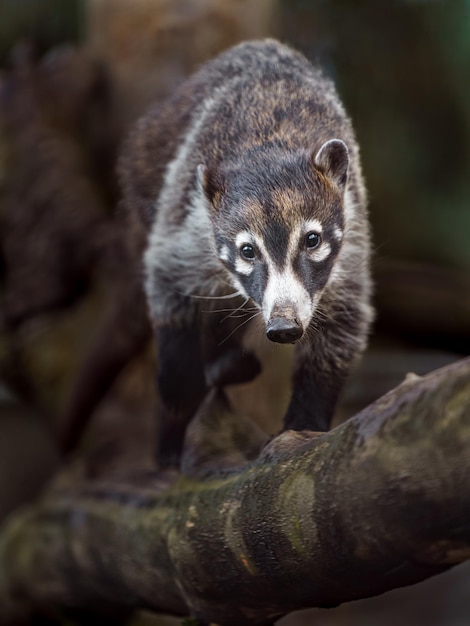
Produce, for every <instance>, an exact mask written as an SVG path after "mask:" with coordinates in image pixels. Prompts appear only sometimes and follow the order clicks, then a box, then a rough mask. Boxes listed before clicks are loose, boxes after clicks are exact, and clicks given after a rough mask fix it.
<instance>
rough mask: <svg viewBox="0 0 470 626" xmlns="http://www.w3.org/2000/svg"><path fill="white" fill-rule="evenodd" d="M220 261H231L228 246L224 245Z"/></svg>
mask: <svg viewBox="0 0 470 626" xmlns="http://www.w3.org/2000/svg"><path fill="white" fill-rule="evenodd" d="M219 259H221V260H222V261H228V260H229V259H230V252H229V249H228V246H226V245H223V246H222V248H221V249H220V252H219Z"/></svg>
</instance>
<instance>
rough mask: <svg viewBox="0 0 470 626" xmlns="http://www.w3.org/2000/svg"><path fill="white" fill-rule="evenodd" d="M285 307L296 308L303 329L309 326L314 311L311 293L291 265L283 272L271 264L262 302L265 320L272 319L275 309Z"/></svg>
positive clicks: (296, 315)
mask: <svg viewBox="0 0 470 626" xmlns="http://www.w3.org/2000/svg"><path fill="white" fill-rule="evenodd" d="M284 307H285V308H292V309H294V312H295V313H294V316H295V317H296V318H297V320H298V321H299V322H300V323H301V325H302V328H303V329H305V328H306V327H307V326H308V324H309V323H310V319H311V317H312V314H313V311H314V306H313V302H312V299H311V298H310V294H309V293H308V291H307V290H306V289H305V287H304V286H303V285H302V283H301V282H300V280H299V279H298V277H297V276H296V275H295V274H294V272H293V270H292V267H291V266H290V265H289V266H288V267H287V268H286V269H284V270H283V271H282V272H279V271H277V270H276V269H275V268H274V266H272V265H271V267H270V268H269V278H268V284H267V285H266V289H265V292H264V298H263V303H262V311H263V317H264V320H265V322H268V321H269V320H270V319H271V317H272V314H273V310H274V309H280V310H282V309H283V308H284Z"/></svg>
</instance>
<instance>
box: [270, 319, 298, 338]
mask: <svg viewBox="0 0 470 626" xmlns="http://www.w3.org/2000/svg"><path fill="white" fill-rule="evenodd" d="M303 334H304V331H303V328H302V326H301V324H300V323H299V322H298V321H297V319H295V318H288V317H273V318H271V319H270V320H269V322H268V323H267V325H266V336H267V338H268V339H270V340H271V341H274V342H276V343H295V342H296V341H297V340H298V339H300V338H301V337H302V335H303Z"/></svg>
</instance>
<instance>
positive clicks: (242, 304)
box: [220, 298, 250, 324]
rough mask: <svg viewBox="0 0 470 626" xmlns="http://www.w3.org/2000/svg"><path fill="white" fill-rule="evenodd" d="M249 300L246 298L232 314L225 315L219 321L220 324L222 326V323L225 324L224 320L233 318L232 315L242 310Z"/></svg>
mask: <svg viewBox="0 0 470 626" xmlns="http://www.w3.org/2000/svg"><path fill="white" fill-rule="evenodd" d="M249 299H250V298H247V299H246V300H245V301H244V302H242V303H241V304H240V306H239V307H238V308H237V309H235V310H234V311H232V313H229V314H228V315H226V316H225V317H224V318H223V319H221V320H220V324H222V322H225V320H226V319H227V318H228V317H232V316H234V315H235V313H238V311H240V309H242V308H243V307H244V306H245V304H246V303H247V302H248V300H249Z"/></svg>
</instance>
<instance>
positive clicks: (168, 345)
mask: <svg viewBox="0 0 470 626" xmlns="http://www.w3.org/2000/svg"><path fill="white" fill-rule="evenodd" d="M239 325H240V321H239V320H238V319H237V318H230V317H227V314H226V313H218V312H214V311H211V312H210V313H207V314H204V313H201V312H198V311H197V310H196V309H193V310H191V314H189V315H187V316H186V317H185V318H184V319H180V320H179V321H178V322H177V323H176V322H173V323H172V324H169V323H168V324H165V325H159V326H158V327H157V329H156V340H157V353H158V374H157V381H158V391H159V460H160V463H161V464H162V465H174V464H175V463H177V462H178V460H179V458H180V456H181V452H182V447H183V442H184V436H185V431H186V427H187V425H188V423H189V422H190V420H191V418H192V416H193V415H194V413H195V412H196V411H197V409H198V408H199V405H200V404H201V402H202V400H203V399H204V397H205V396H206V394H207V391H208V390H209V388H211V387H224V386H226V385H230V384H239V383H244V382H248V381H250V380H252V379H253V378H255V377H256V376H257V375H258V374H259V372H260V364H259V362H258V360H257V359H256V357H255V356H254V355H253V354H251V353H250V352H246V351H245V350H244V349H243V347H242V343H241V340H242V334H241V333H240V332H237V326H239Z"/></svg>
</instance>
